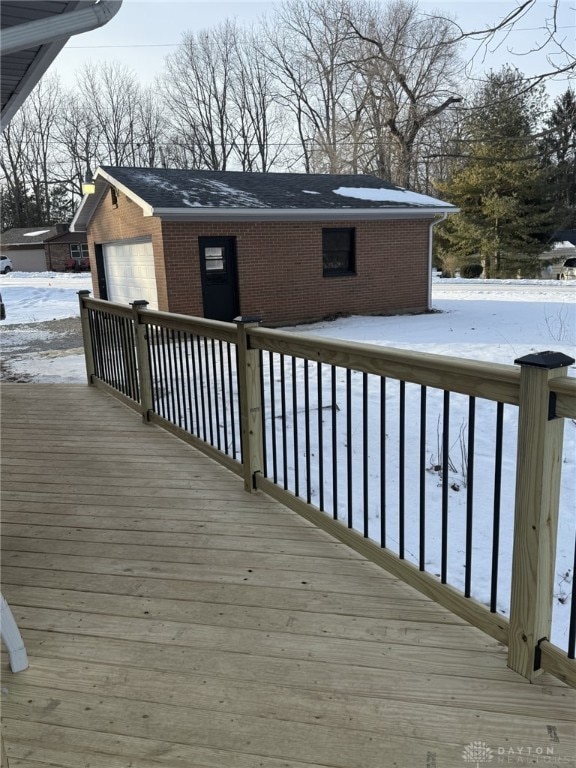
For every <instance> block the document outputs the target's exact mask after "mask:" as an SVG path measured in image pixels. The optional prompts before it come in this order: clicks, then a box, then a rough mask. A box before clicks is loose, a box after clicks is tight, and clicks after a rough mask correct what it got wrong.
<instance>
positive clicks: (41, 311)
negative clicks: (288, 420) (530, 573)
mask: <svg viewBox="0 0 576 768" xmlns="http://www.w3.org/2000/svg"><path fill="white" fill-rule="evenodd" d="M84 288H88V289H90V288H91V281H90V277H89V276H85V275H63V274H55V273H50V274H42V275H31V274H26V273H12V274H10V275H8V276H5V277H2V278H0V290H1V291H2V294H3V298H4V301H5V303H6V305H7V312H8V318H7V320H6V321H4V322H3V323H2V326H6V325H8V326H10V325H12V324H16V323H31V322H40V321H42V320H46V319H52V318H57V317H59V318H62V317H71V316H76V315H78V299H77V296H76V293H77V291H78V290H81V289H84ZM432 296H433V305H434V307H435V309H436V310H438V311H437V312H434V313H432V314H427V315H418V316H399V317H398V316H397V317H350V318H343V319H340V320H336V321H334V322H324V323H316V324H314V325H309V326H300V327H296V328H288V329H286V330H287V331H289V332H295V333H307V334H313V335H316V336H323V337H330V338H339V339H347V340H354V341H361V342H368V343H371V344H379V345H383V346H390V347H396V348H400V349H412V350H417V351H421V352H429V353H433V354H443V355H452V356H455V357H460V358H471V359H475V360H484V361H489V362H490V361H491V362H495V363H496V362H498V363H507V364H512V363H513V362H514V360H515V359H516V358H518V357H522V356H523V355H526V354H528V353H530V352H535V351H543V350H554V351H558V352H564V353H565V354H568V355H570V356H571V357H574V352H575V349H576V303H575V299H576V282H574V283H565V282H561V281H554V280H548V281H546V280H543V281H518V280H514V281H484V280H442V279H439V280H435V281H434V283H433V291H432ZM18 332H19V331H18V330H17V329H14V333H18ZM10 335H11V331H10V328H6V329H5V332H4V333H3V334H2V338H3V345H4V346H5V348H9V346H10V343H11V342H10ZM49 368H50V374H51V378H50V380H51V381H54V380H57V381H78V382H83V381H84V380H85V378H84V377H85V373H84V367H83V361H82V358H81V357H79V356H78V355H68V356H61V357H58V358H55V359H53V360H51V361H50V366H49ZM14 369H15V370H25V371H26V372H27V373H28V374H32V376H33V379H35V380H38V381H42V380H46V379H45V378H44V376H45V370H46V366H45V364H44V361H43V360H42V359H41V358H40V357H38V358H34V356H30V355H29V356H27V357H26V358H25V359H22V360H17V361H15V362H14ZM313 369H314V367H313V366H310V374H311V378H310V391H311V393H314V392H315V391H316V382H315V379H314V372H313ZM55 373H57V374H58V377H59V378H56V379H55V378H54V375H55ZM569 375H571V376H574V375H576V368H575V366H574V365H573V366H572V367H571V369H570V371H569ZM302 377H303V366H299V367H298V372H297V379H298V381H299V382H301V381H302ZM339 377H340V379H341V381H340V385H341V384H342V383H343V377H344V372H343V371H342V370H339ZM275 378H276V379H277V378H278V376H277V372H276V371H275ZM326 378H327V379H328V377H326ZM374 382H375V380H374ZM326 386H328V381H326ZM370 387H371V389H370V392H369V399H370V408H371V409H372V408H373V409H374V410H373V411H371V416H370V419H371V421H370V424H372V423H373V420H374V419H376V418H377V413H378V392H377V391H376V389H375V384H373V383H371V384H370ZM395 387H396V388H397V385H396V384H395V383H394V382H391V383H390V386H389V389H388V395H387V399H386V400H387V409H388V417H387V418H388V426H387V429H386V444H387V446H388V447H389V449H390V454H391V456H395V455H397V443H398V392H397V391H396V389H395ZM418 389H419V388H415V389H411V387H410V385H408V386H407V388H406V398H407V424H406V428H407V431H406V435H407V444H406V467H407V472H406V510H407V513H406V515H407V516H406V557H407V559H411V560H415V559H416V557H417V553H418V511H417V510H418V486H419V482H418V471H417V466H418V463H417V455H418V429H417V427H418V418H419V410H418V409H419V394H418ZM276 395H277V396H278V393H276ZM314 397H315V396H314V395H313V397H312V399H311V403H310V406H311V408H314ZM339 398H340V399H341V396H340V395H339ZM361 398H362V375H361V374H353V375H352V399H353V410H354V412H355V413H356V414H361V411H362V407H361ZM340 399H339V405H340V406H342V403H340ZM452 399H453V405H452V411H451V436H450V455H451V457H452V452H454V464H455V468H454V472H453V473H451V477H450V480H451V483H452V482H454V483H455V484H457V485H459V487H460V489H459V490H453V489H452V488H451V489H450V496H449V525H450V528H449V562H448V573H449V582H450V583H451V584H453V585H454V586H457V587H458V588H460V589H462V587H463V582H464V574H465V569H464V566H463V552H464V542H465V520H466V514H465V510H466V489H465V485H464V483H463V480H464V478H463V472H462V462H461V461H460V458H459V457H460V445H459V433H460V430H461V429H464V432H465V431H466V429H467V418H468V416H467V398H464V397H463V396H458V395H456V396H453V398H452ZM325 402H326V403H328V402H329V394H328V392H327V394H326V400H325ZM302 405H303V403H302ZM344 405H345V403H344ZM298 410H299V417H298V418H299V433H300V434H304V425H303V418H302V414H300V408H299V409H298ZM441 410H442V403H441V397H440V393H438V392H437V391H432V390H431V391H430V393H429V401H428V413H429V423H428V425H427V450H428V454H429V456H430V459H431V462H432V460H433V459H434V456H435V454H436V453H437V442H438V436H437V435H438V426H437V416H438V414H439V413H441ZM276 413H277V415H278V414H279V413H280V409H279V407H277V411H276ZM516 414H517V409H515V408H514V407H512V406H506V408H505V417H504V446H503V489H502V522H501V546H500V558H499V559H500V579H499V585H500V590H499V599H498V609H499V610H500V611H501V612H503V613H506V612H507V609H508V600H509V588H510V584H509V572H510V556H511V534H512V517H511V510H512V508H513V485H514V471H515V456H516V439H515V432H516ZM287 415H290V414H287ZM356 418H357V417H356V416H355V419H356ZM343 419H345V409H344V408H342V407H341V410H340V412H339V414H338V443H339V450H341V451H342V452H343V453H342V456H343V457H345V452H344V451H345V438H346V434H345V423H344V422H343V421H342V420H343ZM324 421H325V424H326V427H325V429H326V433H325V440H326V441H327V442H328V440H329V435H330V424H329V422H330V416H329V413H328V412H327V415H326V416H325V419H324ZM273 428H276V429H277V428H278V425H273V424H272V422H271V419H269V421H268V431H269V435H271V434H272V432H273ZM370 429H372V428H371V427H370ZM494 429H495V405H494V404H490V403H488V402H485V401H478V412H477V416H476V439H477V446H476V467H475V494H474V551H473V559H472V575H473V582H472V584H473V589H472V594H473V595H474V596H475V597H477V598H478V599H480V600H482V601H484V602H486V601H487V599H488V596H489V582H490V567H491V563H490V554H489V553H490V551H491V540H492V498H493V495H492V494H493V491H492V484H493V475H494V469H493V464H494ZM361 430H362V426H361V424H360V423H358V422H357V421H355V425H354V436H353V447H354V468H355V470H354V471H355V472H356V471H357V470H356V468H357V467H358V468H359V466H360V456H361V453H362V445H361V438H362V434H361ZM375 431H376V430H374V432H375ZM311 440H312V442H311V454H313V453H314V452H315V451H316V450H317V441H316V432H315V429H314V428H313V429H312V435H311ZM374 440H375V437H374ZM300 448H301V450H302V445H301V446H300ZM370 452H371V454H372V453H373V454H374V456H375V457H377V456H378V455H379V447H378V446H377V445H376V444H375V443H374V444H373V438H372V437H371V442H370ZM436 458H437V457H436ZM395 461H397V459H395V458H391V459H390V466H389V468H388V470H389V471H388V479H387V484H388V490H389V498H390V511H389V513H388V514H389V517H390V520H389V524H388V537H389V538H388V545H389V546H390V548H391V549H392V550H396V551H397V543H398V530H397V520H396V519H395V511H394V504H395V503H396V501H397V496H398V490H397V478H398V474H397V467H396V466H395V464H394V462H395ZM338 463H340V461H339V462H338ZM303 464H304V462H303V460H301V461H300V466H301V469H302V465H303ZM326 467H327V468H326V475H325V489H324V493H325V502H326V505H327V507H328V506H329V505H330V503H331V493H332V491H331V468H330V467H329V462H327V463H326ZM293 472H294V463H293V461H292V460H290V461H289V462H288V475H289V477H292V476H293ZM353 477H354V480H353V485H354V496H355V502H354V507H355V513H354V518H355V520H354V522H355V527H357V528H359V529H361V528H362V514H361V508H362V496H361V492H362V489H361V485H362V480H361V476H358V477H356V475H354V476H353ZM344 480H345V458H344V464H343V468H342V469H341V470H340V478H339V487H340V490H339V495H340V498H341V501H343V500H345V498H346V486H345V484H342V483H343V481H344ZM302 487H303V486H302V483H301V488H302ZM378 488H379V473H378V468H377V466H376V465H374V466H373V468H372V469H371V472H370V491H369V497H370V499H371V505H370V535H371V536H374V537H375V538H378V531H379V525H380V521H379V517H380V509H379V494H378ZM318 490H319V489H318V484H317V482H316V481H314V482H313V488H312V494H313V498H312V500H313V502H316V503H317V502H318ZM301 492H302V491H301ZM441 493H442V487H441V483H440V481H439V477H438V475H437V474H435V473H433V472H430V473H428V476H427V481H426V498H427V509H428V510H429V512H428V516H427V522H426V530H427V535H426V541H427V552H426V567H427V570H429V571H430V572H432V573H437V572H439V557H440V549H439V548H440V536H439V513H438V510H439V504H440V501H441ZM575 508H576V424H574V422H572V421H567V422H566V424H565V445H564V458H563V467H562V497H561V520H560V535H559V537H558V542H559V546H558V557H557V563H556V592H555V594H556V599H555V605H554V627H553V636H552V640H553V642H555V643H557V644H558V645H559V646H561V647H564V648H565V647H566V643H567V631H568V630H567V628H568V620H569V602H568V599H567V598H569V595H570V592H571V590H572V585H573V578H574V575H573V573H572V569H573V561H574V540H575V525H576V521H575V515H574V509H575ZM408 510H411V512H408Z"/></svg>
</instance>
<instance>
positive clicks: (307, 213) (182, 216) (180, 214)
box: [144, 205, 460, 221]
mask: <svg viewBox="0 0 576 768" xmlns="http://www.w3.org/2000/svg"><path fill="white" fill-rule="evenodd" d="M459 210H460V209H459V208H455V207H454V206H451V205H449V206H430V207H426V208H423V207H422V208H416V207H415V208H252V209H246V208H202V207H200V206H199V207H197V208H153V209H152V210H151V213H148V214H147V213H145V214H144V215H145V216H146V215H148V216H157V217H158V218H160V219H163V220H164V221H206V220H210V221H230V220H234V221H262V220H266V221H302V220H305V221H326V220H332V221H334V220H338V221H356V220H358V221H367V220H381V219H430V218H434V217H435V216H439V215H441V214H451V213H458V212H459Z"/></svg>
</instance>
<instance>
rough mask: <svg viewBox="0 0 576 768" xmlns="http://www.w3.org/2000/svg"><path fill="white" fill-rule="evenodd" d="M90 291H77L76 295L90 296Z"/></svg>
mask: <svg viewBox="0 0 576 768" xmlns="http://www.w3.org/2000/svg"><path fill="white" fill-rule="evenodd" d="M91 293H92V291H88V290H84V291H78V296H90V294H91Z"/></svg>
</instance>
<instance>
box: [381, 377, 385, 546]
mask: <svg viewBox="0 0 576 768" xmlns="http://www.w3.org/2000/svg"><path fill="white" fill-rule="evenodd" d="M380 546H381V547H383V548H385V547H386V379H385V378H384V376H382V377H381V378H380Z"/></svg>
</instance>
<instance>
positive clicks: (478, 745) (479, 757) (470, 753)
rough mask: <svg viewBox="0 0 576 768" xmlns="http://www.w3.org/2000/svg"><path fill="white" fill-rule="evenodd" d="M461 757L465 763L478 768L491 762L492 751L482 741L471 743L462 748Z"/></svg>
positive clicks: (492, 757)
mask: <svg viewBox="0 0 576 768" xmlns="http://www.w3.org/2000/svg"><path fill="white" fill-rule="evenodd" d="M462 757H463V759H464V762H465V763H471V764H472V765H473V766H474V768H480V765H481V764H482V765H484V764H485V763H490V762H492V760H493V759H494V750H492V749H490V747H489V746H488V744H485V743H484V742H483V741H472V742H471V743H470V744H467V745H466V746H465V747H464V751H463V752H462Z"/></svg>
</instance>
